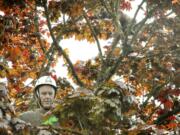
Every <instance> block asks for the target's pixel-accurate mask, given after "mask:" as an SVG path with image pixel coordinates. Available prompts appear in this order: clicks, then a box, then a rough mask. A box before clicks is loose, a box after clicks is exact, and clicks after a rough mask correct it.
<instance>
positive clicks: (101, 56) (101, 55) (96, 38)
mask: <svg viewBox="0 0 180 135" xmlns="http://www.w3.org/2000/svg"><path fill="white" fill-rule="evenodd" d="M83 16H84V18H85V20H86V22H87V25H88V26H89V28H90V30H91V33H92V35H93V37H94V39H95V40H96V43H97V47H98V50H99V57H100V59H101V62H102V63H103V54H102V50H101V45H100V42H99V39H98V37H97V34H96V32H95V30H94V28H93V27H92V25H91V23H90V21H89V19H88V17H87V15H86V13H85V12H84V11H83Z"/></svg>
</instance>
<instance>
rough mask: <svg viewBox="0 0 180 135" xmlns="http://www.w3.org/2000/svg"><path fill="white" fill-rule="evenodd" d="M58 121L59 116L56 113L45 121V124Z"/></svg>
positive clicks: (52, 123)
mask: <svg viewBox="0 0 180 135" xmlns="http://www.w3.org/2000/svg"><path fill="white" fill-rule="evenodd" d="M56 122H58V118H57V117H56V116H54V115H52V116H50V117H49V118H48V119H47V120H46V121H44V122H43V123H42V124H43V125H54V124H55V123H56Z"/></svg>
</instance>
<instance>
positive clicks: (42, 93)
mask: <svg viewBox="0 0 180 135" xmlns="http://www.w3.org/2000/svg"><path fill="white" fill-rule="evenodd" d="M54 97H55V90H54V88H53V87H52V86H49V85H43V86H40V87H39V98H40V101H41V105H42V106H43V107H44V109H50V108H51V107H52V105H53V100H54Z"/></svg>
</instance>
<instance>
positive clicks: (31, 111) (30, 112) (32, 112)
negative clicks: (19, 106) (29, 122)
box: [19, 109, 40, 119]
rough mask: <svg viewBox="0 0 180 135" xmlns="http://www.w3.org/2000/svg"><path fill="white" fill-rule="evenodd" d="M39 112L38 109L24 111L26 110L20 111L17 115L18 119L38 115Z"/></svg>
mask: <svg viewBox="0 0 180 135" xmlns="http://www.w3.org/2000/svg"><path fill="white" fill-rule="evenodd" d="M39 112H40V110H39V109H36V110H30V111H26V112H23V113H21V114H20V115H19V118H20V119H26V118H28V119H30V118H31V117H33V116H36V115H38V114H39Z"/></svg>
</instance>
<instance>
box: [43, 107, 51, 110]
mask: <svg viewBox="0 0 180 135" xmlns="http://www.w3.org/2000/svg"><path fill="white" fill-rule="evenodd" d="M43 108H44V109H45V110H50V109H51V108H52V107H51V106H43Z"/></svg>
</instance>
